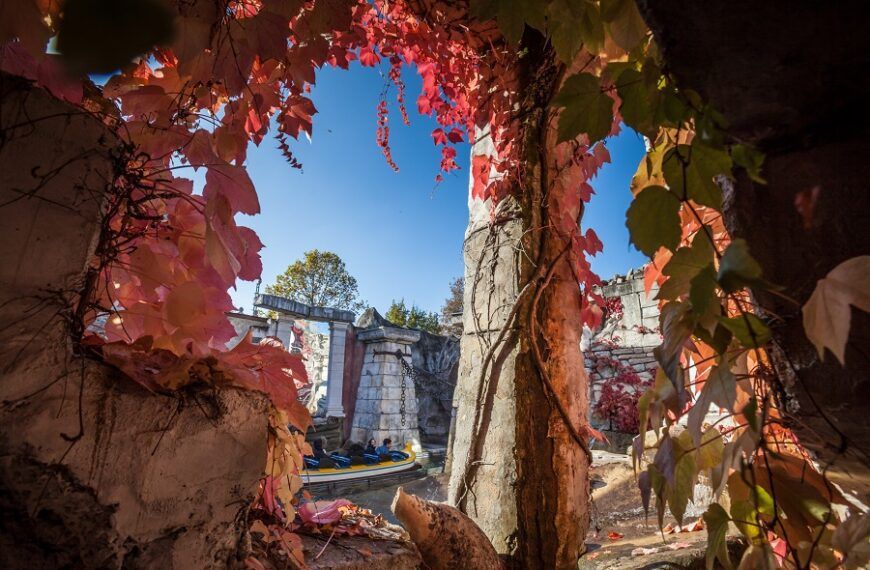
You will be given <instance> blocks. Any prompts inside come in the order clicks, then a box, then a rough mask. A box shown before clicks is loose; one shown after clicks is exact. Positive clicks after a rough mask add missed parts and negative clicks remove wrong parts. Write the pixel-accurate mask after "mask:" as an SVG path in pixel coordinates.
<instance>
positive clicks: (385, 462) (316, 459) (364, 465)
mask: <svg viewBox="0 0 870 570" xmlns="http://www.w3.org/2000/svg"><path fill="white" fill-rule="evenodd" d="M304 460H305V468H304V469H303V470H302V480H303V482H305V483H306V484H308V483H331V482H334V481H350V480H352V479H363V478H371V477H379V476H381V475H388V474H391V473H399V472H401V471H407V470H410V469H414V468H416V467H418V465H417V454H416V453H414V450H413V449H412V447H411V443H410V442H408V443H406V444H405V448H404V449H403V450H401V451H400V450H390V451H388V452H387V453H380V454H378V453H371V452H364V453H362V454H360V455H356V456H353V457H352V456H350V455H344V454H342V453H339V452H332V453H325V452H324V453H317V454H316V455H315V456H311V455H308V456H305V458H304Z"/></svg>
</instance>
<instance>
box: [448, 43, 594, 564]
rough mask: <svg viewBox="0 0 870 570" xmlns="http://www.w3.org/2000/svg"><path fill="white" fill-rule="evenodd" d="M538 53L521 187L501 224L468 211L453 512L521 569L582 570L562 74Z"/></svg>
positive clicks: (584, 519)
mask: <svg viewBox="0 0 870 570" xmlns="http://www.w3.org/2000/svg"><path fill="white" fill-rule="evenodd" d="M527 36H528V34H527ZM526 39H527V40H528V39H529V38H528V37H527V38H526ZM529 43H535V42H529ZM528 47H529V50H528V56H527V58H526V63H525V67H524V68H523V69H521V70H520V72H519V77H520V81H519V85H520V87H519V88H518V92H519V93H520V94H522V95H523V97H524V101H523V102H522V103H521V105H520V108H519V109H518V116H521V117H523V118H524V119H523V120H524V123H523V129H522V140H521V141H517V144H522V148H523V150H522V153H521V156H522V158H521V164H520V167H519V169H518V170H519V171H520V172H521V173H522V174H521V175H520V179H519V180H518V182H517V187H516V189H515V192H514V193H513V196H511V197H509V198H507V199H506V200H504V201H502V202H501V203H499V204H498V205H497V207H496V208H495V211H494V212H493V211H492V206H491V204H490V203H489V202H486V203H482V202H480V201H478V200H474V199H470V201H469V207H470V219H469V226H468V231H467V233H466V241H465V252H464V254H465V263H466V274H465V302H464V327H465V331H464V335H463V339H462V351H461V352H462V356H461V363H460V377H459V382H458V385H457V390H456V395H455V396H454V402H455V403H454V406H455V407H456V408H457V420H456V435H455V440H454V444H453V455H454V466H453V469H452V471H451V479H450V499H451V501H452V502H453V503H454V504H455V505H457V506H458V507H459V508H460V509H462V510H463V511H464V512H466V513H467V514H469V515H470V516H471V517H472V518H473V519H474V520H475V521H476V522H477V523H478V525H480V527H481V528H482V529H483V530H484V532H485V533H486V534H487V536H488V537H489V538H490V539H491V540H492V542H493V544H494V545H495V547H496V549H497V550H498V552H499V553H501V554H503V555H506V558H507V559H508V561H509V563H510V564H511V565H513V566H516V567H522V568H575V567H576V564H577V560H578V558H579V556H580V555H581V554H582V552H583V549H584V546H583V541H584V538H585V535H586V531H587V529H588V524H589V516H588V496H589V493H588V489H589V487H588V468H589V461H588V456H587V453H586V452H585V451H584V449H583V447H581V445H578V443H577V440H576V437H572V431H573V433H574V434H575V436H576V433H577V431H578V427H579V426H583V425H585V424H586V423H587V417H586V416H587V411H588V402H587V396H586V394H587V390H586V378H585V374H584V372H583V362H582V355H581V353H580V333H581V321H580V297H579V294H578V284H577V281H576V278H575V276H574V274H573V272H572V269H571V267H570V263H569V257H568V256H567V255H566V251H567V245H568V244H567V243H566V242H565V240H563V239H562V238H561V237H559V236H558V235H557V234H556V233H554V231H553V228H552V223H551V220H550V219H549V218H548V215H549V214H548V213H549V212H551V211H559V210H558V209H557V208H556V207H555V204H556V203H557V202H558V201H559V200H560V198H561V196H560V192H562V191H566V190H567V188H561V187H558V186H556V185H553V184H551V180H550V176H549V173H550V172H552V170H553V164H552V163H553V159H552V157H553V150H554V148H555V133H554V132H553V128H552V125H553V124H554V123H553V122H552V121H551V120H550V119H552V117H551V116H550V115H549V111H548V109H547V105H548V103H549V100H550V98H551V97H552V94H553V92H554V91H555V88H556V87H557V86H558V83H559V78H560V77H561V71H563V70H562V69H561V68H560V67H559V66H557V65H556V64H555V62H554V59H553V55H552V53H551V52H550V51H549V50H548V49H547V48H546V47H545V46H544V45H543V42H540V43H538V44H535V45H530V46H528ZM478 140H479V142H478V143H476V144H475V145H474V147H473V149H472V154H473V155H481V154H492V153H493V148H492V143H491V142H490V139H489V137H488V136H486V133H482V136H480V137H478ZM472 184H473V181H472ZM574 190H575V191H576V189H574ZM566 419H567V420H568V422H570V424H571V425H570V426H569V425H567V424H566V421H565V420H566Z"/></svg>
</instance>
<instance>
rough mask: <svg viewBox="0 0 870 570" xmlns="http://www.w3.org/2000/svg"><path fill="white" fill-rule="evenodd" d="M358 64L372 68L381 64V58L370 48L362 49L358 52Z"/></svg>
mask: <svg viewBox="0 0 870 570" xmlns="http://www.w3.org/2000/svg"><path fill="white" fill-rule="evenodd" d="M359 62H360V63H361V64H362V65H363V66H365V67H374V66H376V65H377V64H379V63H380V62H381V58H380V57H379V56H378V54H376V53H375V52H374V51H372V49H371V48H368V47H364V48H362V49H361V50H359Z"/></svg>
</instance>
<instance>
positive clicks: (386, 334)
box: [356, 326, 420, 344]
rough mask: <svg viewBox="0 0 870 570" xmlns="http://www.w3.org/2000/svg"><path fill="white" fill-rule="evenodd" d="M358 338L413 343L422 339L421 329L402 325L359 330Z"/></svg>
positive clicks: (371, 340)
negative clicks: (406, 327) (412, 328)
mask: <svg viewBox="0 0 870 570" xmlns="http://www.w3.org/2000/svg"><path fill="white" fill-rule="evenodd" d="M356 337H357V339H359V340H361V341H363V342H378V341H392V342H397V343H400V344H412V343H415V342H417V341H418V340H420V331H415V330H411V329H404V328H401V327H390V326H379V327H376V328H371V329H365V330H362V331H359V332H357V335H356Z"/></svg>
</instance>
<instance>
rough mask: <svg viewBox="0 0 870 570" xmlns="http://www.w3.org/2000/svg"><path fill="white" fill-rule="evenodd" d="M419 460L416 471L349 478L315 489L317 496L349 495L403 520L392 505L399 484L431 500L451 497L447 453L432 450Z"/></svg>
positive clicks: (356, 501)
mask: <svg viewBox="0 0 870 570" xmlns="http://www.w3.org/2000/svg"><path fill="white" fill-rule="evenodd" d="M432 451H434V450H432ZM417 463H418V464H419V465H420V469H418V470H416V471H411V472H403V473H397V474H394V475H387V476H383V477H381V478H373V479H368V480H362V481H359V482H348V483H346V484H343V485H342V484H337V485H335V486H334V487H332V488H329V489H323V490H312V491H311V492H312V495H313V496H314V498H315V499H317V500H335V499H348V500H349V501H351V502H353V503H356V504H357V505H360V506H361V507H365V508H367V509H370V510H371V511H372V512H373V513H376V514H382V515H384V519H386V520H388V521H390V522H391V523H394V524H399V521H398V520H396V517H395V516H393V513H392V511H390V505H391V504H392V502H393V497H395V496H396V489H398V488H399V487H403V488H404V489H405V492H407V493H410V494H412V495H417V496H418V497H420V498H423V499H426V500H428V501H446V500H447V475H446V474H445V473H443V471H444V454H443V453H437V452H435V453H430V454H429V456H428V457H427V456H424V457H419V458H418V459H417Z"/></svg>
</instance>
